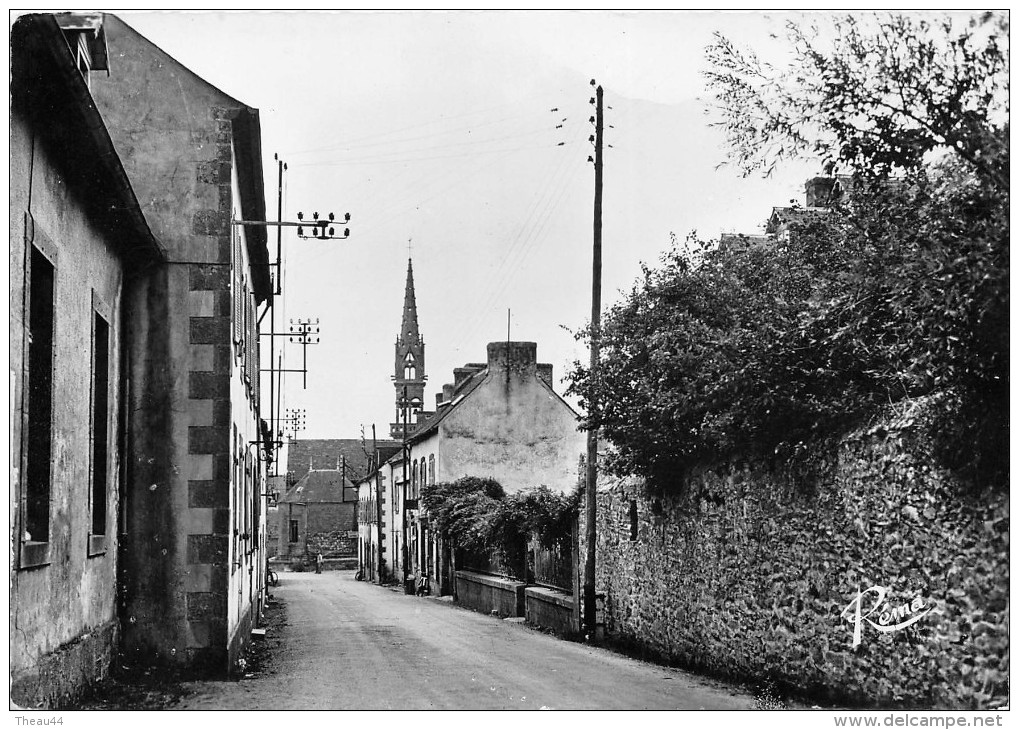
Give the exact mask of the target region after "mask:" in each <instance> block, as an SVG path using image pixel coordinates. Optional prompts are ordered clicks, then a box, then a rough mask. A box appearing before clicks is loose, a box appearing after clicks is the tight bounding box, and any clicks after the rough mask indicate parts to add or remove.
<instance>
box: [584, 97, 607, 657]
mask: <svg viewBox="0 0 1019 730" xmlns="http://www.w3.org/2000/svg"><path fill="white" fill-rule="evenodd" d="M594 83H595V82H594V80H593V79H592V80H591V84H592V86H593V85H594ZM594 102H595V122H594V251H593V257H592V258H593V260H592V276H591V371H590V373H589V375H588V381H589V383H590V390H589V392H588V398H587V414H588V419H589V420H590V419H593V418H595V417H596V414H597V412H598V377H599V375H598V372H599V363H598V361H599V358H600V355H601V343H600V339H601V209H602V164H603V160H602V131H603V129H604V122H603V119H602V87H601V86H598V87H597V88H596V90H595V98H594ZM584 496H585V505H584V506H585V508H586V516H587V519H586V527H587V529H586V538H587V539H586V542H587V559H586V560H585V562H584V628H585V630H586V631H587V632H588V635H589V636H590V638H592V639H593V638H594V637H595V627H596V615H595V614H596V611H597V601H596V598H595V546H596V543H597V537H598V532H597V526H596V524H595V523H596V520H597V517H598V430H597V429H596V428H593V427H592V428H589V429H588V431H587V479H586V481H585V489H584Z"/></svg>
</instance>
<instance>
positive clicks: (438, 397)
mask: <svg viewBox="0 0 1019 730" xmlns="http://www.w3.org/2000/svg"><path fill="white" fill-rule="evenodd" d="M444 400H445V399H444V398H443V397H442V393H436V394H435V410H439V406H441V405H442V404H443V401H444Z"/></svg>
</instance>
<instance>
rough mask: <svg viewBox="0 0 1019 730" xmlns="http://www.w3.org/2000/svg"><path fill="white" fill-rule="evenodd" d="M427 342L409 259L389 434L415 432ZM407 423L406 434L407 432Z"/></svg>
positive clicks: (399, 435) (393, 436)
mask: <svg viewBox="0 0 1019 730" xmlns="http://www.w3.org/2000/svg"><path fill="white" fill-rule="evenodd" d="M425 380H426V377H425V342H424V340H423V339H421V333H420V332H419V331H418V309H417V301H416V300H415V298H414V265H413V262H412V260H411V259H409V258H408V259H407V285H406V288H405V290H404V294H403V322H402V323H401V324H400V334H399V335H397V337H396V358H395V362H394V369H393V385H394V387H395V388H396V420H395V422H393V423H391V424H389V435H390V436H391V437H392V438H394V439H401V438H403V437H404V435H408V436H409V435H410V434H411V433H413V432H414V421H415V418H416V414H417V412H418V411H421V410H423V409H424V396H425ZM405 425H406V434H405V433H404V430H405Z"/></svg>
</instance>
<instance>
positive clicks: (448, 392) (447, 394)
mask: <svg viewBox="0 0 1019 730" xmlns="http://www.w3.org/2000/svg"><path fill="white" fill-rule="evenodd" d="M454 390H456V388H455V387H454V386H453V384H452V383H446V384H445V385H443V386H442V400H443V402H444V403H449V401H451V400H453V391H454Z"/></svg>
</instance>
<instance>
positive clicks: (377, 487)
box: [372, 423, 392, 585]
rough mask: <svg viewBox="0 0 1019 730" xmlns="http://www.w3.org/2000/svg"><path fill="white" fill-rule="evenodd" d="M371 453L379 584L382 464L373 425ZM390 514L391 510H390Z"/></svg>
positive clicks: (381, 562)
mask: <svg viewBox="0 0 1019 730" xmlns="http://www.w3.org/2000/svg"><path fill="white" fill-rule="evenodd" d="M372 453H373V454H374V455H375V456H374V459H375V529H376V530H377V531H378V548H376V550H375V557H376V559H377V560H378V562H379V569H378V573H377V575H378V577H379V584H380V585H381V583H382V567H383V559H382V546H383V545H385V542H383V538H384V533H383V530H382V477H381V474H382V464H380V463H379V445H378V442H376V440H375V424H374V423H373V424H372ZM390 513H392V509H390Z"/></svg>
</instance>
